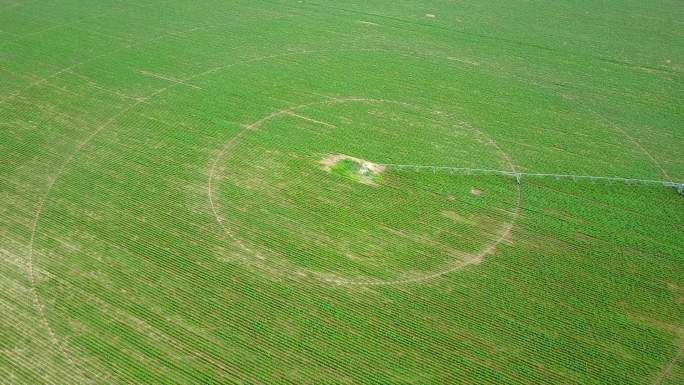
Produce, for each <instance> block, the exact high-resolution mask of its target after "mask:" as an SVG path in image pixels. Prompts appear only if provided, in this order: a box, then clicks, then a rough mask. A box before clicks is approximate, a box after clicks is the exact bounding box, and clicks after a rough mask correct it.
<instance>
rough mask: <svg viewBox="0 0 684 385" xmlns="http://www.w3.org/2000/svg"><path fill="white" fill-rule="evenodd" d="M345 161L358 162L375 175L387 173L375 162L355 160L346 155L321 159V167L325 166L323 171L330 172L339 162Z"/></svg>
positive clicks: (334, 155)
mask: <svg viewBox="0 0 684 385" xmlns="http://www.w3.org/2000/svg"><path fill="white" fill-rule="evenodd" d="M344 159H349V160H353V161H355V162H357V163H358V164H360V165H361V166H362V167H365V168H367V169H368V170H370V171H371V172H372V173H373V174H380V173H381V172H383V171H385V166H383V165H381V164H377V163H373V162H369V161H367V160H363V159H359V158H355V157H353V156H349V155H344V154H332V155H328V156H326V157H325V158H323V159H321V162H320V163H321V166H323V169H324V170H325V171H330V168H331V167H332V166H334V165H335V164H336V163H337V162H339V161H341V160H344Z"/></svg>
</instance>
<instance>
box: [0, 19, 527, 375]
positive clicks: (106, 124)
mask: <svg viewBox="0 0 684 385" xmlns="http://www.w3.org/2000/svg"><path fill="white" fill-rule="evenodd" d="M193 30H194V29H193ZM181 32H182V31H181ZM171 34H173V33H168V34H164V35H163V36H160V37H159V38H161V37H165V36H167V35H171ZM155 40H157V38H153V39H150V40H149V41H155ZM146 42H147V41H146ZM146 42H143V43H146ZM133 46H136V45H135V44H134V45H129V46H126V47H125V48H131V47H133ZM118 51H119V50H115V51H111V52H108V53H107V54H105V55H99V56H96V57H94V58H91V59H88V60H84V61H83V62H80V63H77V64H76V65H71V66H68V67H66V68H64V69H62V70H59V71H57V72H56V73H54V74H52V75H50V76H49V77H48V78H46V79H40V80H38V81H37V82H35V83H33V84H31V85H29V86H28V87H27V88H26V89H30V88H32V87H35V86H38V85H40V84H42V83H44V82H46V81H47V80H48V79H50V78H52V77H55V76H58V75H59V74H61V73H64V72H67V71H69V70H71V69H73V68H75V67H78V66H79V65H81V64H83V63H86V62H90V61H93V60H95V59H99V58H103V57H106V56H107V55H109V54H111V53H112V52H118ZM355 51H358V52H369V51H382V52H386V53H393V54H395V55H401V56H408V57H411V56H413V55H419V56H428V57H430V56H433V55H427V54H416V53H411V52H402V51H392V50H387V49H382V48H340V49H329V50H327V49H322V50H298V51H294V50H290V51H285V52H281V53H277V54H270V55H264V56H259V57H254V58H251V59H244V60H240V61H236V62H233V63H230V64H225V65H220V66H215V67H212V68H209V69H207V70H205V71H203V72H200V73H197V74H194V75H192V76H189V77H187V78H184V79H181V81H179V82H177V83H170V84H168V85H167V86H164V87H162V88H159V89H157V90H155V91H153V92H151V93H150V94H149V95H147V96H145V97H144V98H139V99H136V100H135V101H134V102H132V103H131V104H130V105H128V106H126V107H124V108H123V109H121V110H119V111H118V112H116V113H115V114H113V115H112V116H110V117H109V118H107V119H105V120H104V121H103V122H102V123H101V124H100V125H99V126H97V127H96V128H95V129H94V130H93V131H92V132H91V133H90V134H88V135H87V136H86V137H85V138H84V139H83V140H82V141H80V142H79V143H78V144H77V145H76V147H75V149H74V150H73V151H72V152H71V153H70V154H68V156H67V158H66V159H65V161H64V162H63V163H62V164H61V165H59V167H58V169H57V171H56V172H55V173H54V175H53V176H52V177H51V178H50V179H49V181H48V186H47V189H46V191H45V193H44V194H43V195H42V197H41V198H40V201H39V202H38V209H37V210H36V213H35V216H34V218H33V222H32V226H31V235H30V239H29V245H28V258H27V259H28V275H29V283H30V287H31V292H32V296H33V301H34V302H35V305H36V307H37V309H38V312H39V315H40V318H41V320H42V322H43V323H44V324H45V326H46V327H47V329H48V331H49V335H50V340H51V342H52V343H53V344H54V345H55V346H57V348H58V349H59V351H60V353H61V355H62V356H63V357H64V358H65V359H66V360H67V361H69V363H70V364H71V366H72V367H74V368H75V369H76V370H77V372H79V377H81V378H83V379H87V382H89V383H90V382H92V381H93V377H90V376H87V375H85V373H86V371H85V370H84V368H83V367H82V366H81V365H78V364H76V362H74V361H73V359H72V357H71V354H69V352H68V351H67V347H66V346H64V343H63V342H62V341H60V339H59V337H57V335H56V334H55V332H54V329H53V327H52V326H51V325H50V322H49V321H48V318H47V315H46V309H45V304H44V302H43V300H42V299H41V298H40V295H39V293H38V289H37V279H38V272H37V271H36V270H37V269H36V267H35V266H36V263H35V243H36V239H37V238H38V235H39V234H40V232H39V228H40V219H41V216H42V215H43V212H44V209H45V206H46V204H47V202H48V201H49V200H50V196H51V195H52V192H53V189H54V187H55V185H56V184H57V183H58V181H59V179H60V178H61V177H62V175H64V174H65V173H66V171H67V169H68V166H69V164H70V163H71V162H73V161H74V159H75V158H76V157H77V155H78V154H79V153H80V152H81V151H82V150H83V148H84V147H86V146H87V145H88V144H89V143H90V142H92V141H93V140H94V139H95V138H96V137H97V136H98V135H99V134H100V133H102V132H103V131H105V130H107V129H109V128H110V127H111V126H112V125H114V123H116V121H117V120H118V119H121V118H122V117H124V116H126V115H128V114H129V113H131V112H132V111H134V110H135V109H136V108H138V107H139V106H141V105H142V104H143V103H145V102H149V101H150V100H151V99H154V98H156V97H158V96H160V95H162V94H164V93H165V92H167V91H169V90H171V89H174V88H176V87H180V86H183V85H184V82H188V81H192V80H194V79H198V78H201V77H204V76H208V75H211V74H214V73H218V72H220V71H224V70H227V69H230V68H233V67H235V66H239V65H246V64H251V63H257V62H261V61H265V60H270V59H275V58H281V57H288V56H297V55H306V54H315V53H335V52H355ZM23 91H25V89H22V90H19V91H18V93H22V92H23ZM15 96H17V95H9V96H8V97H6V98H5V99H3V100H0V103H4V102H7V101H8V100H9V99H12V98H13V97H15ZM351 99H355V101H357V102H360V101H362V100H364V99H365V100H366V101H370V100H374V101H375V102H388V103H397V104H406V103H402V102H397V101H389V100H381V99H368V98H347V102H351V101H352V100H351ZM344 100H345V99H335V98H331V99H329V100H327V101H323V102H314V103H308V104H303V105H299V106H295V107H291V108H288V109H283V110H278V111H275V112H273V113H271V114H269V115H267V116H265V117H263V118H261V119H259V120H257V121H255V122H253V123H252V124H251V125H248V126H245V127H244V129H243V130H241V131H240V132H239V133H238V134H236V135H235V136H234V137H233V138H231V139H230V140H229V141H228V142H226V143H225V144H224V146H223V148H222V149H221V152H220V154H219V156H217V157H216V158H215V159H214V161H213V163H212V167H211V173H210V177H209V183H208V195H209V202H210V205H211V207H212V212H213V213H214V216H215V218H216V220H217V222H218V224H219V225H220V226H221V227H222V228H223V230H224V231H226V233H227V234H229V235H230V232H229V230H228V229H226V228H225V227H224V226H223V222H222V220H221V219H220V216H219V215H218V214H217V211H216V206H215V205H216V202H215V198H214V195H213V194H214V191H213V186H212V184H213V181H214V179H215V177H216V176H215V175H214V174H215V169H216V165H217V164H218V162H219V160H220V159H221V158H223V155H224V154H225V153H226V151H228V150H229V149H230V148H231V147H232V145H234V144H236V143H237V142H238V141H239V139H240V137H241V136H243V135H244V134H245V133H246V132H248V131H249V130H250V129H256V128H258V127H259V126H260V125H261V124H263V123H264V122H266V121H268V120H270V119H272V118H274V117H277V116H280V115H282V114H283V113H286V112H288V111H293V110H297V109H298V108H304V107H307V106H311V105H317V104H326V103H327V104H332V103H335V102H337V103H340V102H342V101H344ZM473 131H474V132H475V134H477V135H479V136H481V137H482V138H485V139H486V140H487V141H488V142H489V143H491V144H492V145H494V147H495V148H496V149H497V151H498V152H499V153H500V154H501V156H502V157H503V159H505V161H506V163H507V164H508V165H509V167H510V168H511V170H516V167H515V165H514V164H513V162H512V161H511V158H510V156H509V155H508V154H507V153H505V152H504V151H503V150H502V149H501V148H500V147H499V146H498V145H496V142H495V141H494V140H493V139H492V138H490V137H489V136H487V135H486V134H485V133H483V132H482V131H480V130H477V129H473ZM516 188H517V202H516V206H515V208H514V210H513V213H512V218H511V220H510V222H508V223H506V224H504V226H502V228H501V229H500V231H499V237H498V238H497V239H496V240H495V242H492V243H490V244H489V245H488V246H487V247H485V248H484V249H483V250H481V251H480V252H479V253H477V254H475V255H472V256H471V259H469V260H467V261H462V262H460V263H458V264H454V265H453V266H448V267H447V268H445V269H443V270H440V271H438V272H435V273H432V274H427V275H424V276H420V277H415V278H411V279H400V280H388V281H381V280H368V281H353V280H347V279H344V278H339V279H330V278H324V277H321V279H320V280H319V281H320V282H322V283H329V284H336V285H367V286H370V285H395V284H402V283H412V282H422V281H427V280H430V279H434V278H437V277H440V276H442V275H445V274H448V273H451V272H453V271H457V270H460V269H462V268H464V267H466V266H468V265H472V264H477V263H480V262H481V261H482V260H483V259H484V257H485V256H486V255H488V254H491V253H493V252H494V251H495V248H496V246H497V245H498V244H500V243H501V242H503V241H504V240H505V239H507V238H508V237H509V236H510V234H511V231H512V229H513V226H514V224H515V221H516V220H517V217H518V216H519V211H520V203H521V199H522V192H521V189H520V186H517V187H516ZM91 374H93V376H94V377H96V378H97V377H99V375H100V374H98V373H91Z"/></svg>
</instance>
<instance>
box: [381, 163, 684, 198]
mask: <svg viewBox="0 0 684 385" xmlns="http://www.w3.org/2000/svg"><path fill="white" fill-rule="evenodd" d="M381 165H382V166H385V167H387V168H388V169H394V170H408V171H417V172H420V171H432V172H433V173H448V174H454V175H501V176H507V177H512V178H515V179H516V181H517V182H518V183H520V180H521V179H522V178H523V177H525V178H556V179H572V180H590V181H594V182H607V183H625V184H629V185H650V186H664V187H673V188H675V189H676V190H677V192H678V193H679V194H680V195H682V194H684V182H674V181H670V180H656V179H637V178H623V177H612V176H592V175H573V174H548V173H533V172H516V171H504V170H492V169H484V168H466V167H449V166H428V165H420V164H393V163H383V164H381Z"/></svg>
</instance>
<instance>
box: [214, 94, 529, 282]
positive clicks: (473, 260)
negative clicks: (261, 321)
mask: <svg viewBox="0 0 684 385" xmlns="http://www.w3.org/2000/svg"><path fill="white" fill-rule="evenodd" d="M346 103H391V104H397V105H403V106H409V107H413V108H418V107H417V106H415V105H413V104H410V103H406V102H401V101H396V100H388V99H378V98H367V97H342V98H329V99H327V100H323V101H318V102H311V103H305V104H300V105H297V106H293V107H289V108H284V109H280V110H276V111H274V112H272V113H270V114H268V115H265V116H264V117H262V118H260V119H258V120H256V121H254V122H252V123H250V124H246V125H243V128H242V130H241V131H239V132H238V133H237V134H236V135H235V136H233V137H232V138H231V139H230V140H229V141H227V142H226V143H225V144H224V145H223V146H222V147H221V149H220V150H219V152H218V154H217V155H216V157H215V158H214V160H213V161H212V162H211V166H210V169H209V177H208V181H207V195H208V199H209V206H210V208H211V211H212V213H213V215H214V218H215V219H216V222H217V223H218V225H219V226H220V227H221V229H222V230H223V231H224V232H225V234H226V235H228V236H229V237H230V239H231V240H232V241H233V242H234V243H235V244H236V245H237V246H238V247H239V248H240V249H242V250H243V251H244V252H246V253H249V254H251V257H253V258H256V256H257V255H258V254H257V253H256V252H255V251H254V250H252V249H251V248H250V247H249V246H248V245H247V244H246V243H245V242H243V241H242V240H241V239H240V238H238V237H237V236H235V234H234V233H233V232H232V231H231V230H230V229H229V228H228V227H227V226H226V224H225V220H224V219H223V217H222V215H221V214H220V212H219V210H220V209H219V202H218V199H217V197H216V195H217V194H216V189H217V187H216V180H217V179H219V177H220V171H219V164H221V163H222V162H223V161H224V158H225V157H226V154H227V153H228V151H230V150H231V149H234V148H235V147H236V146H238V144H239V142H240V140H241V139H242V138H243V137H244V136H245V135H246V134H247V133H248V132H250V131H254V130H258V129H259V128H260V127H261V126H262V125H263V124H264V123H266V122H268V121H270V120H272V119H275V118H277V117H280V116H283V115H290V114H293V113H295V111H297V110H301V109H304V108H307V107H313V106H321V105H336V104H346ZM471 130H472V132H473V134H474V135H476V136H478V137H479V138H480V139H481V140H482V141H483V142H485V143H487V144H489V145H490V146H492V147H493V148H494V149H495V150H496V152H497V153H498V154H499V156H500V157H501V159H503V161H504V163H506V164H507V166H508V167H509V168H510V170H511V171H512V172H517V168H516V166H515V164H514V162H513V160H512V158H511V156H510V155H509V154H508V153H506V152H505V151H504V150H503V149H502V148H501V147H500V146H499V145H498V144H497V143H496V141H495V140H494V139H493V138H491V137H490V136H489V135H487V134H485V133H484V132H482V131H481V130H479V129H475V128H471ZM515 187H516V197H515V207H514V209H513V211H512V213H511V218H510V220H509V221H505V222H503V223H502V224H501V225H500V226H499V228H498V230H497V231H496V239H495V240H493V241H492V242H489V243H487V244H485V245H484V246H482V247H481V248H480V249H479V250H478V251H477V252H475V253H468V254H466V256H465V258H464V259H463V260H458V261H452V262H447V263H446V264H442V266H441V267H439V268H437V269H435V270H434V271H431V272H421V273H419V274H416V275H415V276H414V277H410V278H398V279H372V278H369V279H348V278H344V277H342V276H339V275H337V274H335V273H321V272H317V271H313V270H310V269H306V268H304V267H299V266H294V264H290V263H288V267H291V268H292V269H293V270H294V271H289V272H288V273H286V274H285V275H288V276H295V275H300V276H310V277H313V278H314V279H315V280H316V281H318V282H321V283H327V284H333V285H343V286H344V285H347V286H382V285H398V284H407V283H420V282H425V281H429V280H432V279H435V278H438V277H441V276H443V275H446V274H449V273H452V272H455V271H458V270H461V269H463V268H465V267H466V266H469V265H476V264H479V263H481V262H482V261H483V260H484V258H485V257H486V256H488V255H491V254H493V253H494V252H495V251H496V247H497V246H498V245H499V244H501V243H502V242H504V241H505V240H507V239H508V238H510V235H511V233H512V230H513V227H514V225H515V222H516V221H517V219H518V217H519V215H520V206H521V203H522V189H521V187H520V185H519V184H516V185H515ZM268 270H269V271H273V273H277V274H283V273H282V272H280V271H276V269H268Z"/></svg>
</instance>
